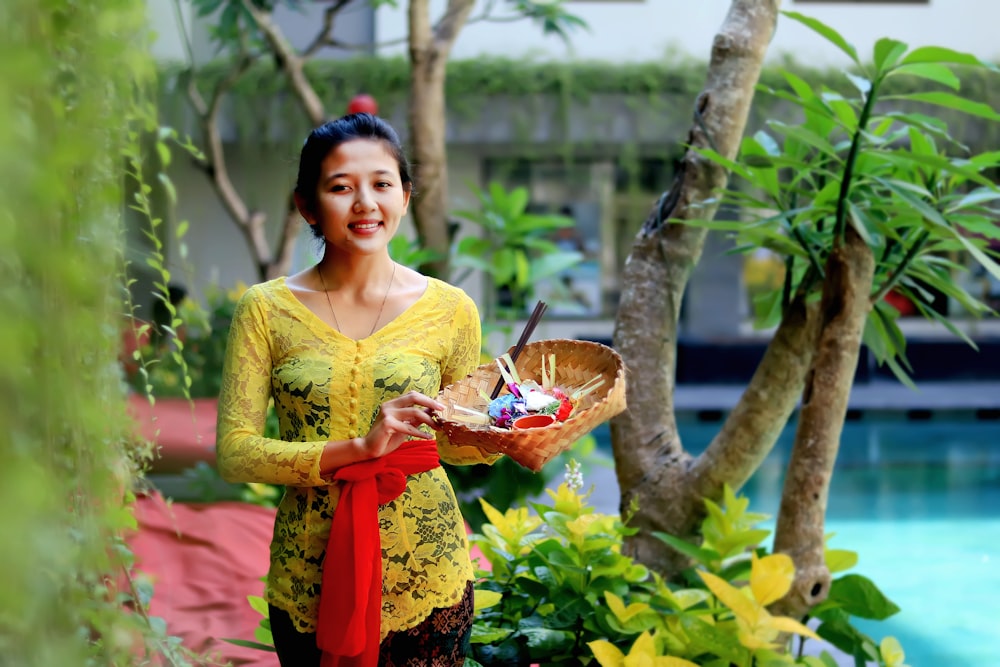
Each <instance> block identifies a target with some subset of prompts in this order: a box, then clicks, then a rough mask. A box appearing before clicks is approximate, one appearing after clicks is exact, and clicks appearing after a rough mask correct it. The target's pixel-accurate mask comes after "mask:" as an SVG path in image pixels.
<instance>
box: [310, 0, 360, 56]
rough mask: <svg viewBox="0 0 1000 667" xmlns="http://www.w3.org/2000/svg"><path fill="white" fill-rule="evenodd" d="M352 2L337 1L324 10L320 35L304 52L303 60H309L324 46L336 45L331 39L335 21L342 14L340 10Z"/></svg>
mask: <svg viewBox="0 0 1000 667" xmlns="http://www.w3.org/2000/svg"><path fill="white" fill-rule="evenodd" d="M350 1H351V0H337V1H336V2H335V3H333V4H332V5H330V6H329V7H327V8H326V10H324V12H323V25H322V26H321V27H320V30H319V33H317V35H316V37H315V39H313V41H312V44H310V45H309V46H308V47H307V48H306V49H305V51H303V52H302V60H309V59H310V58H312V57H313V56H314V55H316V52H317V51H319V50H320V49H321V48H323V47H324V46H333V45H334V41H335V40H333V39H331V37H330V33H332V32H333V20H334V19H335V18H336V17H337V14H339V13H340V10H341V9H343V8H344V6H345V5H347V3H349V2H350Z"/></svg>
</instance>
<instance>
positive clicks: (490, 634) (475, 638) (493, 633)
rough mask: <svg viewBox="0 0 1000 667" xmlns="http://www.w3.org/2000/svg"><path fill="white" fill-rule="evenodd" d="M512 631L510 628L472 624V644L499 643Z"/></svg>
mask: <svg viewBox="0 0 1000 667" xmlns="http://www.w3.org/2000/svg"><path fill="white" fill-rule="evenodd" d="M513 633H514V631H513V630H511V629H510V628H494V627H492V626H488V625H485V624H483V623H474V624H473V625H472V637H471V641H472V643H473V644H499V643H500V642H502V641H503V640H504V639H506V638H507V637H510V636H511V635H512V634H513Z"/></svg>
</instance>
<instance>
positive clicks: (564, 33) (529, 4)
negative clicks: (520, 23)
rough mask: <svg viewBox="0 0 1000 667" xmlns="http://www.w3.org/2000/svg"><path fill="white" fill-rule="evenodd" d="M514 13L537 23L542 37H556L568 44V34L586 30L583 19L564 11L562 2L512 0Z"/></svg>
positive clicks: (556, 0) (560, 0)
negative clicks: (582, 29)
mask: <svg viewBox="0 0 1000 667" xmlns="http://www.w3.org/2000/svg"><path fill="white" fill-rule="evenodd" d="M510 4H512V5H513V6H514V11H515V12H516V13H517V14H520V15H522V16H524V17H526V18H529V19H531V20H532V21H533V22H535V23H537V24H538V25H539V26H540V27H541V29H542V34H543V35H557V36H558V37H561V38H562V40H563V41H564V42H567V43H568V42H569V41H570V39H569V33H570V32H571V31H573V30H576V29H580V28H587V23H586V21H584V20H583V19H581V18H580V17H578V16H575V15H573V14H570V13H569V12H568V11H566V7H565V2H564V0H512V1H511V3H510Z"/></svg>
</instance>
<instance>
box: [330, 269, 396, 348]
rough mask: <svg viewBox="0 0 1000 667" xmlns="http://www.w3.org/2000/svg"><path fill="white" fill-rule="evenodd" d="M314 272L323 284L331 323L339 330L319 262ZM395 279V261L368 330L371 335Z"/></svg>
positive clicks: (335, 313)
mask: <svg viewBox="0 0 1000 667" xmlns="http://www.w3.org/2000/svg"><path fill="white" fill-rule="evenodd" d="M316 273H318V274H319V282H320V283H321V284H322V285H323V293H324V294H326V303H327V305H329V306H330V314H331V315H333V324H334V326H336V327H337V331H340V332H341V333H343V331H341V329H340V322H338V321H337V312H336V311H335V310H334V309H333V301H331V300H330V290H328V289H327V288H326V280H324V279H323V272H322V271H320V269H319V264H317V265H316ZM395 279H396V262H393V263H392V275H390V276H389V285H388V286H386V288H385V296H383V297H382V305H381V306H379V307H378V315H376V316H375V321H374V322H372V330H371V331H369V332H368V335H369V336H371V335H372V334H373V333H375V327H377V326H378V323H379V320H381V319H382V310H383V309H384V308H385V302H386V301H388V300H389V292H390V291H392V281H393V280H395Z"/></svg>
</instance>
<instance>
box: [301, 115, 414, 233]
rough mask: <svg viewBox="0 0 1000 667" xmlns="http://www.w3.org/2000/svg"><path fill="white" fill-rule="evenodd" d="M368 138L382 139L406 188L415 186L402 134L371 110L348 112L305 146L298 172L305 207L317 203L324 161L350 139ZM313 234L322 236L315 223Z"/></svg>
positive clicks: (308, 139) (317, 132) (314, 134)
mask: <svg viewBox="0 0 1000 667" xmlns="http://www.w3.org/2000/svg"><path fill="white" fill-rule="evenodd" d="M355 139H368V140H371V141H381V142H382V144H383V145H384V146H385V148H386V150H387V151H389V154H390V155H392V157H394V158H395V159H396V164H397V165H398V166H399V175H400V178H401V179H402V184H403V189H404V190H406V191H411V190H412V189H413V178H412V177H411V176H410V164H409V162H407V160H406V155H405V154H404V153H403V145H402V143H401V142H400V141H399V135H398V134H396V130H394V129H393V128H392V126H391V125H389V123H387V122H385V121H384V120H382V119H381V118H379V117H378V116H373V115H372V114H370V113H354V114H348V115H347V116H343V117H341V118H338V119H337V120H331V121H329V122H327V123H324V124H323V125H320V126H319V127H317V128H316V129H315V130H313V131H312V132H310V133H309V136H308V137H306V142H305V144H303V146H302V153H301V155H300V156H299V175H298V179H297V180H296V182H295V194H297V195H298V196H299V197H300V198H301V199H302V201H303V202H304V203H305V205H306V207H307V208H309V209H310V210H312V209H313V208H314V207H315V206H316V190H317V188H318V187H319V177H320V168H321V166H322V164H323V160H324V159H326V156H327V155H329V154H330V153H331V152H332V151H333V150H334V149H336V148H337V147H338V146H340V145H341V144H342V143H344V142H347V141H354V140H355ZM312 230H313V233H314V234H316V235H317V236H320V237H321V236H322V231H321V230H319V229H318V228H317V227H316V226H313V227H312Z"/></svg>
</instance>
